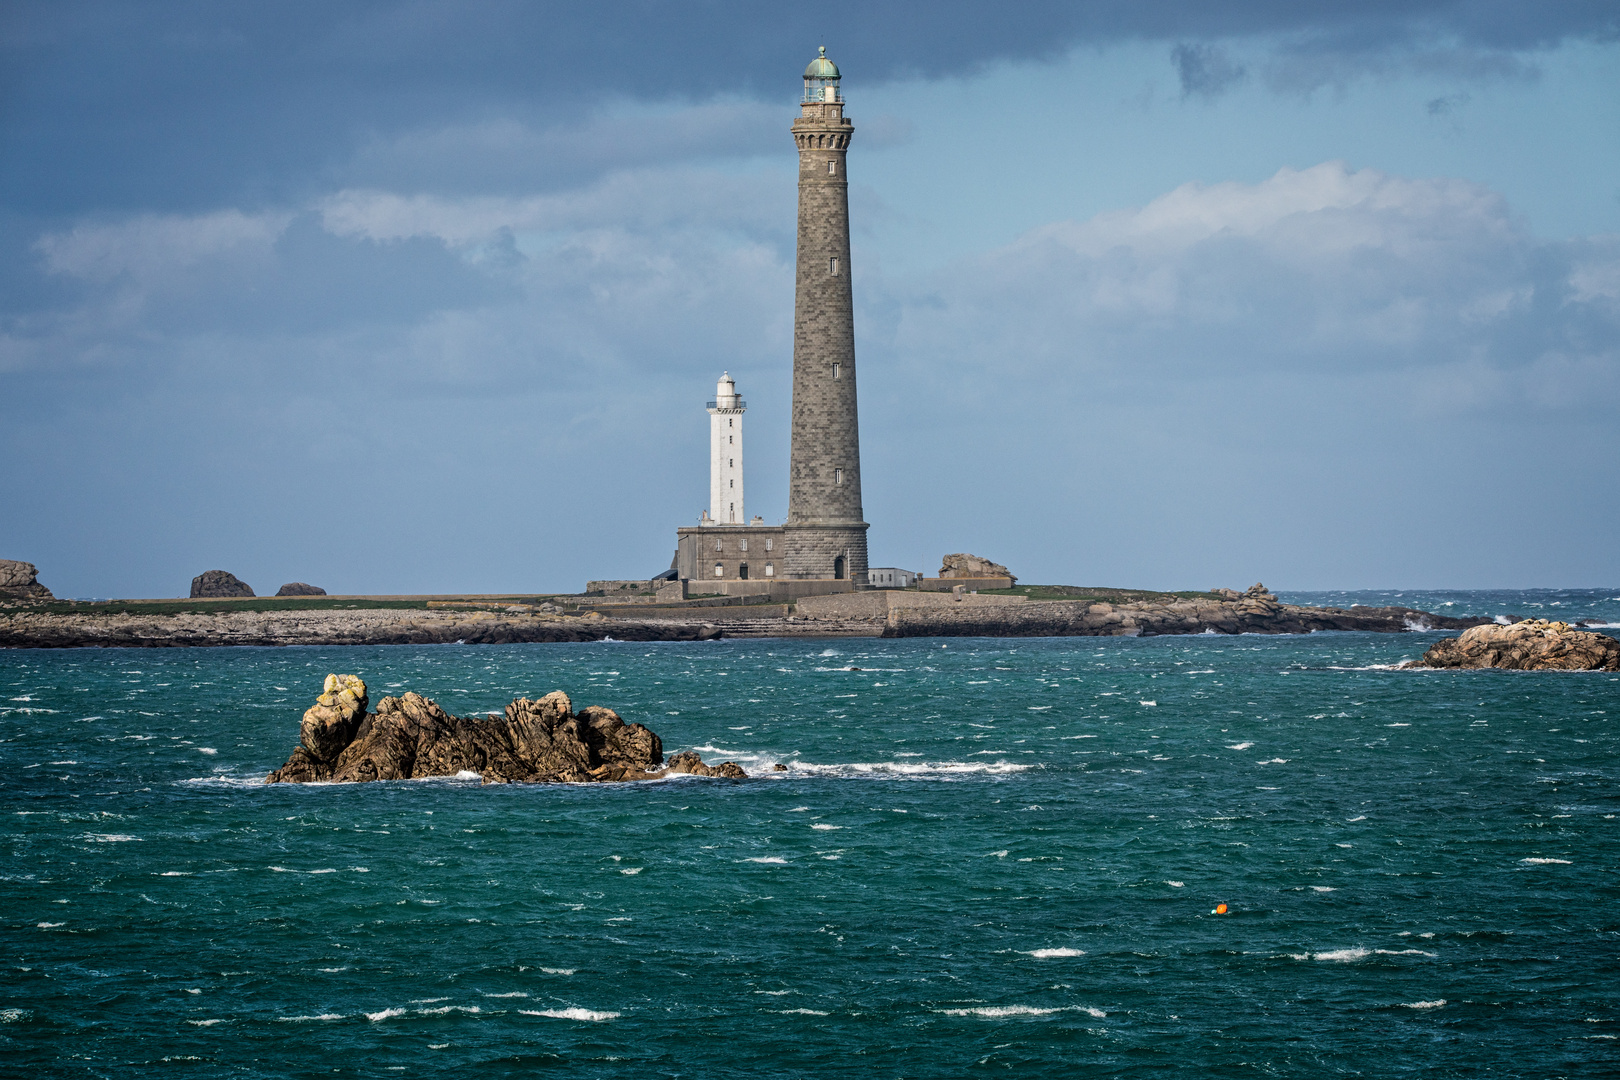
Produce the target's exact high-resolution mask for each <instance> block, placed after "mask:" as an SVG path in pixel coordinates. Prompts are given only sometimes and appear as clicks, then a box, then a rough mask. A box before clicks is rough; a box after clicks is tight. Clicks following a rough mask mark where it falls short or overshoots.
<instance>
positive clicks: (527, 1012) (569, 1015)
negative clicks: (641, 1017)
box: [518, 1009, 621, 1021]
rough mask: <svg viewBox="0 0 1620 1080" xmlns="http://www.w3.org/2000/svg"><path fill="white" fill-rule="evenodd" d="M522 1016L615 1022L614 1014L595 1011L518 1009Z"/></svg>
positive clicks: (617, 1016)
mask: <svg viewBox="0 0 1620 1080" xmlns="http://www.w3.org/2000/svg"><path fill="white" fill-rule="evenodd" d="M518 1012H519V1013H520V1014H521V1015H523V1016H549V1017H551V1018H552V1019H553V1020H591V1021H602V1020H617V1019H618V1018H619V1016H620V1015H621V1014H619V1013H616V1012H597V1011H596V1010H595V1009H519V1010H518Z"/></svg>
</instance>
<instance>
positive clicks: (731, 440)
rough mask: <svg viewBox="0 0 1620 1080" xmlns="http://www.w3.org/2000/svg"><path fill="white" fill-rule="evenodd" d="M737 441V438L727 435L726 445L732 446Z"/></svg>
mask: <svg viewBox="0 0 1620 1080" xmlns="http://www.w3.org/2000/svg"><path fill="white" fill-rule="evenodd" d="M736 441H737V436H735V435H727V436H726V445H727V446H730V445H731V444H732V443H734V442H736Z"/></svg>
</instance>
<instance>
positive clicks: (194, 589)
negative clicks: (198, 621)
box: [191, 570, 253, 600]
mask: <svg viewBox="0 0 1620 1080" xmlns="http://www.w3.org/2000/svg"><path fill="white" fill-rule="evenodd" d="M252 595H253V589H252V588H251V587H250V586H249V585H248V583H247V582H245V581H243V580H242V579H241V578H239V577H237V576H236V575H235V574H232V573H228V572H227V571H224V570H204V571H203V572H202V573H200V574H198V575H197V576H196V577H194V578H192V579H191V598H192V599H193V600H197V599H223V598H230V597H238V596H252Z"/></svg>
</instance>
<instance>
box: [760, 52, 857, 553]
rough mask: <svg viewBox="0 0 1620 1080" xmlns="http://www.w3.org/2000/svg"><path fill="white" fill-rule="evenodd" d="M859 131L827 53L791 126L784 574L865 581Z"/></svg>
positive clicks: (810, 71) (807, 80) (815, 63)
mask: <svg viewBox="0 0 1620 1080" xmlns="http://www.w3.org/2000/svg"><path fill="white" fill-rule="evenodd" d="M854 132H855V125H854V124H852V123H850V121H849V119H848V118H847V117H845V116H844V98H843V93H842V92H841V90H840V88H839V74H838V66H837V65H836V64H834V63H833V62H832V61H831V60H828V59H827V50H826V48H822V50H821V55H820V56H818V57H817V58H816V59H814V60H812V61H811V62H810V66H809V67H807V68H805V69H804V99H803V101H802V103H801V104H800V106H799V117H798V119H796V120H795V121H794V122H793V141H794V142H795V143H797V144H798V148H799V245H798V268H797V282H796V286H795V293H794V304H793V441H792V449H791V454H790V458H789V464H788V517H787V523H786V525H785V535H784V537H783V558H782V563H783V565H782V571H781V572H782V574H783V576H785V577H788V578H792V579H817V578H820V579H827V578H832V579H849V580H851V581H853V582H854V583H855V584H857V585H864V584H865V583H866V529H867V524H866V522H865V521H864V520H863V517H862V511H861V439H860V423H859V419H858V417H857V413H856V404H855V312H854V304H853V300H852V297H851V292H850V281H849V269H850V267H849V177H848V173H847V171H846V168H845V165H846V157H847V154H848V152H849V141H850V137H851V136H852V135H853V134H854Z"/></svg>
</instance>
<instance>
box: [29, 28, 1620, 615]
mask: <svg viewBox="0 0 1620 1080" xmlns="http://www.w3.org/2000/svg"><path fill="white" fill-rule="evenodd" d="M820 45H825V46H826V47H827V52H828V56H829V57H830V58H832V59H833V60H835V61H836V62H837V63H838V64H839V66H840V68H841V69H842V72H843V76H844V78H843V90H844V96H845V99H846V102H847V106H846V112H847V114H848V115H849V116H850V117H851V118H852V119H853V121H854V124H855V137H854V142H853V146H852V149H851V152H850V160H849V178H850V202H851V216H852V222H853V225H852V228H853V248H852V252H851V262H852V266H851V273H852V281H853V284H854V289H855V303H856V313H855V319H856V322H855V335H856V350H857V358H858V362H857V367H858V371H859V378H860V391H861V432H862V475H863V484H864V488H863V494H864V499H865V513H866V519H867V521H869V522H870V523H871V530H870V534H869V542H870V554H871V562H872V565H874V566H900V567H905V568H910V569H916V570H922V571H924V572H927V573H934V572H936V571H937V569H938V566H939V560H940V558H941V556H942V555H943V554H945V553H947V552H958V551H969V552H973V553H976V554H979V555H983V556H986V557H989V558H991V559H994V560H995V561H997V562H1001V563H1004V564H1005V565H1007V566H1008V567H1010V568H1011V569H1012V571H1013V572H1014V573H1015V574H1017V575H1018V576H1019V578H1020V579H1021V580H1023V581H1025V582H1029V583H1068V584H1081V585H1115V586H1127V587H1138V588H1165V589H1172V588H1173V589H1197V588H1211V587H1216V586H1229V587H1235V588H1240V589H1241V588H1244V587H1246V586H1248V585H1249V584H1251V583H1253V582H1255V581H1257V580H1260V581H1264V582H1265V583H1266V584H1267V585H1268V586H1270V587H1272V588H1274V589H1339V588H1344V589H1354V588H1420V587H1421V588H1524V587H1538V586H1546V587H1580V586H1588V587H1614V586H1620V546H1617V545H1616V544H1615V543H1614V537H1615V535H1616V534H1617V529H1620V498H1617V495H1620V490H1617V483H1616V477H1617V476H1620V468H1617V466H1620V438H1617V435H1620V4H1616V3H1614V2H1612V0H1611V2H1607V3H1597V2H1561V0H1547V2H1543V3H1537V4H1524V3H1520V2H1516V0H1471V2H1461V0H1458V2H1438V0H1399V2H1394V0H1354V2H1339V0H1322V2H1317V3H1312V4H1300V3H1297V2H1293V0H1143V2H1135V3H1128V4H1127V3H1119V2H1117V0H1108V2H1070V3H1056V2H1040V0H1032V2H1027V3H1021V4H1018V5H985V4H981V3H966V2H960V0H934V2H931V3H926V4H924V3H883V2H877V0H866V2H862V3H854V2H843V0H828V2H825V3H822V4H819V5H815V6H796V5H758V4H752V3H742V2H722V0H711V2H703V0H689V2H686V3H680V4H676V3H665V2H659V0H637V2H612V0H609V2H600V3H595V4H591V5H572V4H570V5H564V4H552V3H532V2H519V0H505V2H503V0H456V2H453V3H452V2H440V0H412V2H371V3H367V2H355V3H348V4H342V5H332V4H316V3H274V2H270V3H266V2H258V3H231V2H221V0H213V2H198V3H186V2H179V0H176V2H170V3H165V4H159V5H146V4H132V3H128V2H127V0H126V2H116V3H91V2H76V0H49V2H31V0H10V2H8V3H6V4H4V5H0V163H3V167H0V469H3V472H4V476H5V481H4V486H3V488H0V557H4V558H15V559H24V560H27V561H30V562H33V563H35V564H36V565H38V567H39V569H40V579H41V580H42V581H43V582H44V583H45V584H46V585H48V586H50V587H51V588H52V589H53V590H54V591H55V592H56V593H57V595H59V596H75V597H92V596H94V597H110V596H118V597H133V596H152V597H162V596H183V595H185V594H186V592H187V591H188V589H189V586H190V581H191V578H192V577H193V576H195V575H196V574H199V573H201V572H202V571H204V570H209V569H225V570H229V571H231V572H233V573H235V574H237V575H238V576H240V577H242V578H243V579H244V580H246V581H247V582H249V583H250V584H251V585H252V586H253V587H254V588H255V590H257V591H258V592H259V593H260V594H261V595H262V594H265V593H273V592H274V591H275V590H276V588H277V587H278V586H279V585H281V584H282V583H284V582H291V581H306V582H311V583H314V584H317V585H320V586H323V587H325V588H326V589H327V590H328V591H330V592H333V593H362V594H367V593H369V594H379V593H381V594H400V593H407V594H408V593H424V592H429V593H431V592H438V593H462V592H471V593H530V592H552V591H563V592H568V591H577V590H579V589H582V588H583V587H584V582H585V581H586V580H587V579H592V578H634V577H646V576H649V575H651V574H654V573H657V572H659V571H661V570H663V569H664V568H665V567H667V566H668V565H669V563H670V558H671V555H672V554H673V551H674V546H675V535H674V530H675V528H676V527H677V526H680V525H686V524H694V523H696V520H697V518H698V515H699V513H700V512H701V511H702V510H703V509H704V508H705V506H704V504H705V500H706V498H707V493H708V476H707V468H708V449H707V438H708V417H707V415H706V413H705V412H704V408H703V406H704V403H705V401H707V400H708V399H709V398H710V397H712V391H713V387H714V383H715V380H716V379H717V378H718V377H719V375H720V373H721V372H722V371H729V372H730V373H731V374H732V376H733V377H734V378H736V379H737V383H738V388H739V391H740V392H741V393H742V394H743V396H744V397H745V398H746V399H747V400H748V402H749V411H748V414H747V417H746V435H747V438H746V448H747V449H746V457H745V462H746V465H745V467H746V491H747V495H748V501H747V507H746V508H747V512H748V514H749V515H750V516H751V515H754V514H759V515H761V516H763V517H764V518H765V519H766V520H767V521H769V522H776V521H779V520H781V519H782V518H783V516H784V515H785V514H786V510H787V505H786V489H787V485H786V477H787V458H788V417H789V409H790V404H791V403H790V400H789V392H790V387H791V363H792V311H793V261H794V223H795V199H796V191H795V181H796V175H797V170H796V155H795V151H794V147H793V142H792V139H791V137H790V136H789V134H788V126H789V124H790V123H791V122H792V119H793V117H794V115H795V114H796V112H797V109H796V106H795V102H796V100H797V98H798V95H799V93H800V91H801V88H802V83H801V73H802V71H803V68H804V65H805V64H806V63H808V61H809V60H810V59H811V58H812V57H814V56H815V55H816V48H817V46H820Z"/></svg>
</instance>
